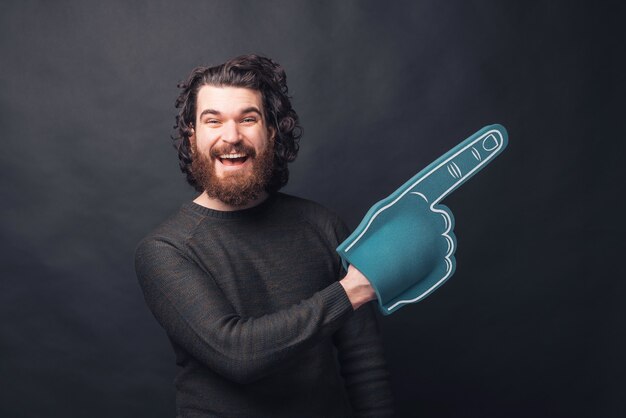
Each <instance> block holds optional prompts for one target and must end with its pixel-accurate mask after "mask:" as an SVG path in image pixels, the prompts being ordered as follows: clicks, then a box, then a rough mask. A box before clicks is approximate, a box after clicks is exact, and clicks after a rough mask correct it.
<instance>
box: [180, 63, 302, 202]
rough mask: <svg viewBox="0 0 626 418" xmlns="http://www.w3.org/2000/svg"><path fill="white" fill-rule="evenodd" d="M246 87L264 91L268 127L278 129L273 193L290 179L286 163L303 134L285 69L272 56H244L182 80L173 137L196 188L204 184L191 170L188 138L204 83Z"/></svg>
mask: <svg viewBox="0 0 626 418" xmlns="http://www.w3.org/2000/svg"><path fill="white" fill-rule="evenodd" d="M205 85H209V86H215V87H245V88H249V89H253V90H257V91H260V92H261V95H262V97H263V112H264V116H265V120H266V121H267V123H268V126H272V127H273V128H274V131H275V132H276V134H275V137H274V169H273V173H272V176H271V178H270V180H269V182H268V184H267V186H266V190H267V191H268V192H270V193H272V192H276V191H278V190H279V189H280V188H282V187H283V186H284V185H285V184H287V181H288V180H289V168H288V167H287V164H288V163H290V162H292V161H294V160H295V159H296V156H297V155H298V148H299V145H298V142H299V140H300V137H301V136H302V127H301V126H300V125H299V121H298V115H297V113H296V112H295V110H293V108H292V106H291V101H290V97H289V96H288V89H287V76H286V74H285V70H284V69H283V68H282V67H281V66H280V65H279V64H278V63H276V62H274V61H272V60H271V59H269V58H266V57H262V56H258V55H242V56H239V57H236V58H233V59H231V60H229V61H226V62H225V63H223V64H221V65H218V66H215V67H197V68H194V69H193V70H192V71H191V74H190V75H189V77H188V78H187V80H186V81H184V82H182V83H179V84H178V88H179V89H181V90H182V91H181V92H180V94H179V96H178V98H177V99H176V108H177V109H179V111H178V115H176V124H175V125H174V129H175V134H174V135H173V136H172V140H173V141H174V148H176V150H177V151H178V159H179V166H180V170H181V171H182V172H183V173H185V175H186V176H187V182H188V183H189V184H190V185H191V186H193V187H194V188H195V189H196V190H197V191H199V192H202V191H203V190H202V187H201V186H200V185H199V183H198V181H197V180H196V178H195V177H194V175H193V172H192V170H191V162H192V152H191V143H190V141H189V137H190V136H191V135H192V134H193V127H194V123H195V119H196V101H197V96H198V91H199V90H200V88H201V87H202V86H205Z"/></svg>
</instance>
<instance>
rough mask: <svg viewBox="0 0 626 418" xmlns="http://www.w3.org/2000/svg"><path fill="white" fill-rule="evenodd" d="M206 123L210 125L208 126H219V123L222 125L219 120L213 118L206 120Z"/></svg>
mask: <svg viewBox="0 0 626 418" xmlns="http://www.w3.org/2000/svg"><path fill="white" fill-rule="evenodd" d="M204 123H206V124H208V125H217V124H219V123H220V121H219V119H213V118H210V119H206V120H205V121H204Z"/></svg>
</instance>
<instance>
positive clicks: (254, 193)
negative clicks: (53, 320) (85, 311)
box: [136, 55, 392, 417]
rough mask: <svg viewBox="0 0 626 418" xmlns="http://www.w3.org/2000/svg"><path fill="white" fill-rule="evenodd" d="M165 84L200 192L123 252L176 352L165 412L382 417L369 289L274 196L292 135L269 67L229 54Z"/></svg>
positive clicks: (318, 225) (320, 234)
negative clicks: (174, 84) (131, 257)
mask: <svg viewBox="0 0 626 418" xmlns="http://www.w3.org/2000/svg"><path fill="white" fill-rule="evenodd" d="M179 87H180V88H181V89H182V91H181V93H180V96H179V97H178V99H177V101H176V106H177V108H179V109H180V111H179V114H178V116H177V118H176V128H177V130H178V135H177V136H176V138H175V146H176V147H177V149H178V154H179V158H180V164H181V169H182V171H183V172H184V173H185V174H186V175H187V180H188V182H189V183H190V184H191V185H192V186H194V187H195V188H196V189H197V190H198V191H199V192H201V194H200V195H199V196H198V198H196V199H195V200H194V201H193V202H188V203H185V204H183V206H182V207H181V209H180V210H179V212H178V213H177V214H175V215H174V216H173V217H172V218H170V219H169V220H168V221H166V222H165V223H164V224H162V225H161V226H160V227H158V228H157V229H156V230H155V231H154V232H153V233H151V234H150V235H149V236H147V237H146V238H145V239H144V240H142V241H141V242H140V244H139V245H138V247H137V253H136V270H137V276H138V278H139V282H140V284H141V286H142V289H143V291H144V295H145V298H146V301H147V303H148V306H149V307H150V309H151V310H152V312H153V313H154V315H155V317H156V318H157V320H158V321H159V323H160V324H161V325H162V326H163V327H164V328H165V330H166V332H167V334H168V336H169V338H170V341H171V344H172V346H173V348H174V351H175V353H176V364H177V365H178V372H177V376H176V379H175V385H176V400H177V414H178V416H180V417H345V416H352V415H354V416H371V417H384V416H389V415H391V413H392V412H391V409H392V407H391V397H390V388H389V382H388V374H387V372H386V368H385V367H386V366H385V361H384V358H383V352H382V347H381V341H380V333H379V329H378V327H377V324H376V321H375V317H374V309H373V307H372V306H371V305H372V304H370V303H367V302H369V301H371V300H373V299H375V293H374V291H373V289H372V287H371V286H370V284H369V282H368V281H367V279H366V278H365V277H364V276H363V275H362V274H361V273H359V272H358V271H357V270H356V269H354V268H349V269H348V272H347V273H346V275H345V277H343V278H342V279H341V280H339V279H340V274H341V265H340V262H339V258H338V256H337V254H336V253H335V250H334V249H335V248H336V247H337V245H338V244H339V243H341V241H343V239H344V238H345V237H346V236H347V234H348V231H347V230H346V228H345V226H344V225H343V223H342V222H341V221H340V220H339V219H338V218H337V217H336V216H335V215H334V214H332V213H331V212H329V211H328V210H326V209H324V208H322V207H321V206H319V205H317V204H315V203H313V202H310V201H307V200H303V199H299V198H296V197H292V196H288V195H285V194H282V193H279V192H278V190H279V189H280V188H281V187H282V186H284V185H285V184H286V183H287V179H288V168H287V164H288V163H289V162H291V161H293V160H294V159H295V157H296V154H297V150H298V139H299V137H300V126H299V124H298V116H297V114H296V113H295V111H294V110H293V109H292V107H291V103H290V101H289V98H288V96H287V85H286V77H285V73H284V71H283V69H282V68H281V67H280V66H279V65H278V64H276V63H275V62H273V61H272V60H270V59H267V58H264V57H259V56H254V55H250V56H242V57H238V58H235V59H232V60H230V61H228V62H226V63H224V64H222V65H220V66H216V67H212V68H204V67H202V68H196V69H195V70H194V71H193V72H192V73H191V75H190V76H189V78H188V79H187V81H186V82H185V83H182V84H180V85H179ZM338 280H339V281H338ZM335 351H336V355H335ZM337 360H338V361H337Z"/></svg>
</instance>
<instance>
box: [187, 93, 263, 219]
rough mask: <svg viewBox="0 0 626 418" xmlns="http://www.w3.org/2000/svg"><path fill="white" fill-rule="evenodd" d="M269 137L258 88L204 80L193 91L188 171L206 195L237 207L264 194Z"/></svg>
mask: <svg viewBox="0 0 626 418" xmlns="http://www.w3.org/2000/svg"><path fill="white" fill-rule="evenodd" d="M272 138H273V130H272V128H268V126H267V124H266V121H265V117H264V113H263V100H262V97H261V93H260V92H259V91H256V90H252V89H248V88H241V87H215V86H209V85H205V86H202V87H201V88H200V90H199V91H198V95H197V105H196V120H195V124H194V132H193V135H192V136H191V137H190V138H189V139H190V141H191V149H192V152H193V162H192V171H193V173H194V176H195V177H196V178H197V180H198V182H199V184H200V185H201V186H202V187H203V189H204V190H205V191H206V194H207V195H208V197H209V198H214V199H218V200H219V201H221V202H223V203H225V204H226V205H228V206H232V207H235V208H237V207H242V206H246V205H248V204H249V203H250V202H251V201H254V200H257V199H259V198H261V197H263V194H264V193H265V186H266V185H267V182H268V180H269V178H270V176H271V173H272V167H273V164H272V162H273V141H272Z"/></svg>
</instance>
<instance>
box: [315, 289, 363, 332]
mask: <svg viewBox="0 0 626 418" xmlns="http://www.w3.org/2000/svg"><path fill="white" fill-rule="evenodd" d="M319 295H320V297H321V298H322V301H323V303H324V305H325V306H326V309H327V310H328V322H334V321H337V320H339V319H341V318H343V317H344V316H347V315H349V314H351V313H352V312H354V310H353V309H352V303H350V299H348V295H347V294H346V291H345V289H344V288H343V286H342V285H341V284H340V283H339V282H334V283H333V284H331V285H330V286H328V287H327V288H325V289H323V290H321V291H320V292H319Z"/></svg>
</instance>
